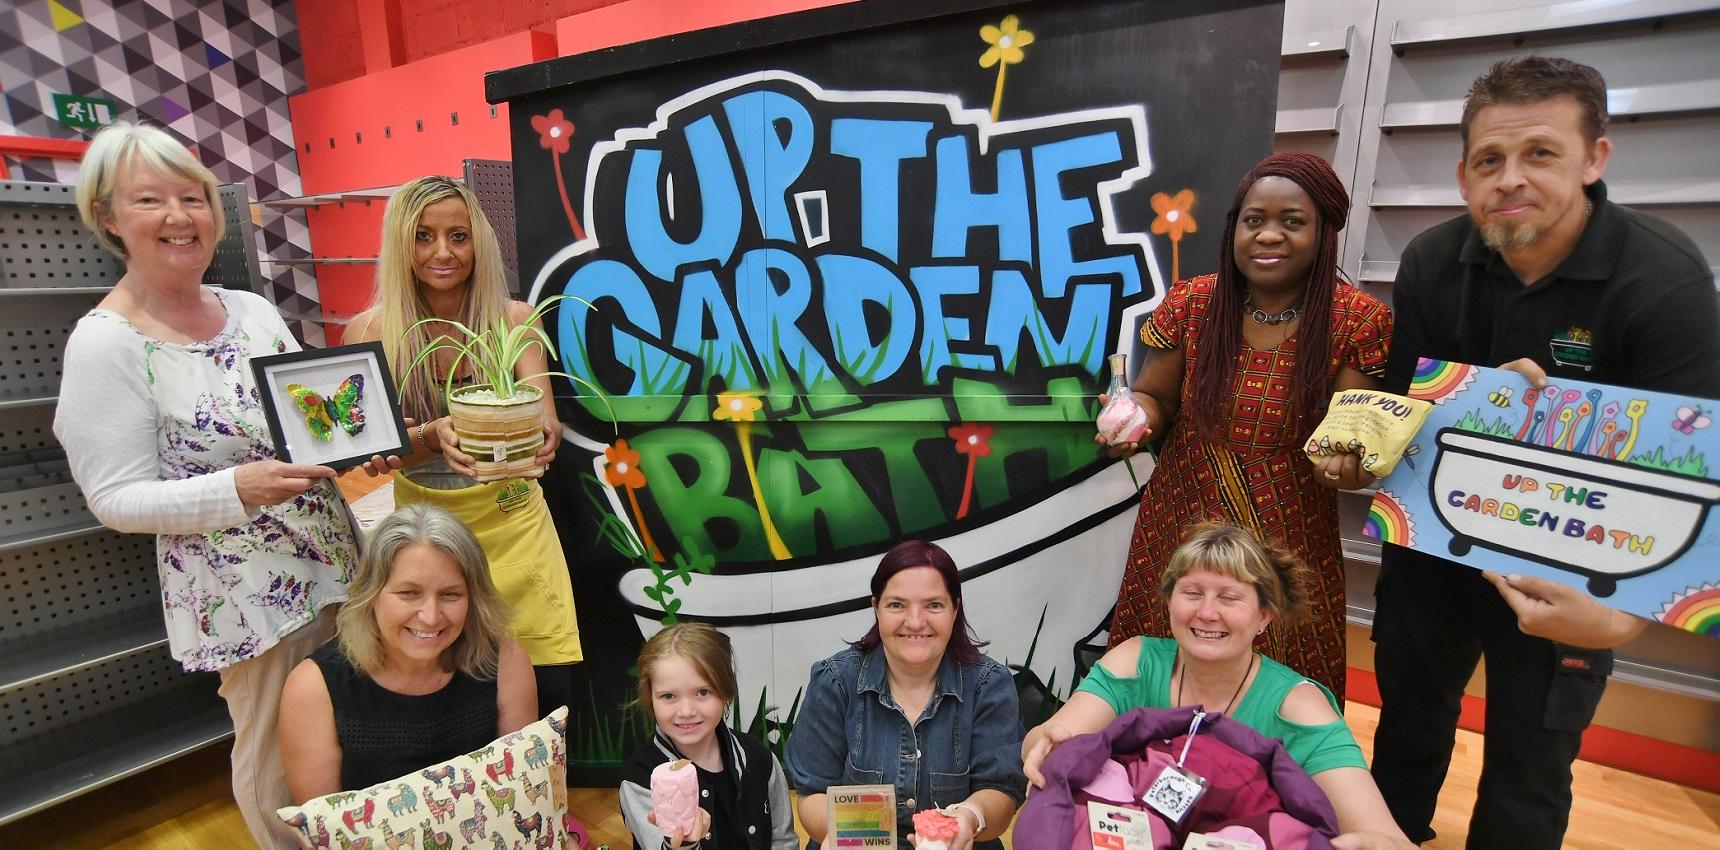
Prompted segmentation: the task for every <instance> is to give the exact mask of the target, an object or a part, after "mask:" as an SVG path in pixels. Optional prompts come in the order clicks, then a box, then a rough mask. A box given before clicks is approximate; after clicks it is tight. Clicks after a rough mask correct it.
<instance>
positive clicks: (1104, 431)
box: [1098, 354, 1147, 446]
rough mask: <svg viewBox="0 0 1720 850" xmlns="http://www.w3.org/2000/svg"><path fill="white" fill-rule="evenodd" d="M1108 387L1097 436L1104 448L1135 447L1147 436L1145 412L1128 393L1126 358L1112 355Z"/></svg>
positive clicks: (1100, 413) (1131, 394)
mask: <svg viewBox="0 0 1720 850" xmlns="http://www.w3.org/2000/svg"><path fill="white" fill-rule="evenodd" d="M1110 361H1111V386H1110V388H1109V389H1107V390H1106V391H1105V395H1106V397H1107V401H1106V402H1105V408H1104V409H1103V410H1100V411H1099V423H1098V424H1099V436H1100V437H1102V438H1104V440H1105V443H1106V444H1107V445H1112V446H1115V445H1117V444H1119V443H1138V442H1140V441H1141V438H1142V437H1144V436H1146V434H1147V411H1146V409H1145V408H1143V407H1141V403H1140V402H1138V401H1135V394H1134V393H1132V392H1130V391H1129V378H1128V371H1129V367H1128V357H1127V356H1125V355H1122V354H1113V355H1111V357H1110Z"/></svg>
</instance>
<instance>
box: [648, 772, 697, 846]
mask: <svg viewBox="0 0 1720 850" xmlns="http://www.w3.org/2000/svg"><path fill="white" fill-rule="evenodd" d="M651 809H652V811H653V812H654V813H655V814H656V815H657V828H658V829H660V830H662V831H663V834H664V835H671V834H674V835H680V836H681V837H683V838H686V837H687V833H689V832H691V831H692V830H693V824H694V822H695V821H697V819H698V815H699V771H698V769H697V768H695V767H693V763H692V762H690V761H688V760H686V759H680V760H678V761H672V762H667V761H666V762H664V763H662V764H660V765H657V767H656V769H654V770H652V771H651ZM697 837H700V838H702V837H703V836H697Z"/></svg>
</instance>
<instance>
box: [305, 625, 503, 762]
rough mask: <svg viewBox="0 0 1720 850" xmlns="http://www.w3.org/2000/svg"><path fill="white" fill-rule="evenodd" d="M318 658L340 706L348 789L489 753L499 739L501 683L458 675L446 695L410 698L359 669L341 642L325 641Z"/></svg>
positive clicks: (315, 655)
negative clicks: (478, 752)
mask: <svg viewBox="0 0 1720 850" xmlns="http://www.w3.org/2000/svg"><path fill="white" fill-rule="evenodd" d="M311 659H312V660H313V661H315V662H316V665H317V667H318V668H319V669H320V670H322V675H323V682H325V683H326V684H327V685H328V695H329V700H330V701H331V702H332V703H333V704H334V725H335V732H336V734H337V735H338V736H339V738H340V749H341V759H340V787H341V789H342V790H345V791H357V790H359V789H362V788H369V787H370V786H372V785H375V784H376V783H378V782H387V781H388V780H390V779H394V778H396V777H400V776H405V775H406V774H408V773H411V772H413V771H415V770H421V769H423V768H426V767H429V766H430V765H433V764H436V763H437V762H442V761H447V760H448V759H451V758H454V757H455V756H461V755H465V754H466V753H469V752H472V751H474V750H479V749H482V748H483V747H484V745H485V744H488V743H489V742H491V741H493V740H495V739H496V737H497V736H496V725H497V723H498V720H497V714H496V683H495V682H494V681H488V682H486V681H483V680H480V679H474V678H472V677H471V676H468V675H466V674H464V673H461V672H459V671H458V670H456V671H454V677H453V678H452V679H450V680H449V682H448V684H447V685H446V686H444V687H443V688H442V689H441V690H439V691H437V692H435V693H432V694H424V695H422V696H408V695H406V694H397V693H395V692H393V691H391V690H388V689H386V688H384V687H382V686H381V685H378V684H376V681H375V680H374V679H372V678H370V677H369V676H366V675H364V674H362V673H360V672H358V670H357V669H356V668H354V667H353V666H352V665H351V664H350V663H348V662H347V660H346V656H344V655H342V654H341V652H340V645H339V643H338V642H336V641H330V642H328V643H326V644H323V646H322V648H320V649H318V650H317V651H316V652H314V653H312V654H311ZM460 779H461V778H460V777H456V780H460Z"/></svg>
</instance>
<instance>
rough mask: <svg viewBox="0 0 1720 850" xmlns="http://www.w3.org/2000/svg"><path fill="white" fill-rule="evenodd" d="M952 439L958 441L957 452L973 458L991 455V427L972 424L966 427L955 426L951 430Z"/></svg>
mask: <svg viewBox="0 0 1720 850" xmlns="http://www.w3.org/2000/svg"><path fill="white" fill-rule="evenodd" d="M948 433H949V435H950V439H952V440H955V441H956V451H957V452H960V453H961V454H964V455H972V456H973V457H985V456H987V455H989V454H991V434H992V427H991V426H990V425H980V424H978V423H974V422H970V423H968V424H966V425H955V426H952V427H951V428H950V430H949V432H948Z"/></svg>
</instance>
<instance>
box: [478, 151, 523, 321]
mask: <svg viewBox="0 0 1720 850" xmlns="http://www.w3.org/2000/svg"><path fill="white" fill-rule="evenodd" d="M465 178H466V188H468V189H471V190H472V194H474V195H477V196H478V205H479V206H481V207H483V208H484V217H485V218H488V219H489V220H490V226H491V227H493V228H495V230H496V241H497V242H499V243H501V246H502V268H503V270H504V271H506V272H507V275H508V291H509V292H511V293H513V295H514V297H515V298H523V297H524V294H523V293H522V292H521V291H520V254H519V231H518V228H517V227H516V225H515V218H514V164H513V163H512V162H509V161H507V160H503V159H468V160H466V163H465Z"/></svg>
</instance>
